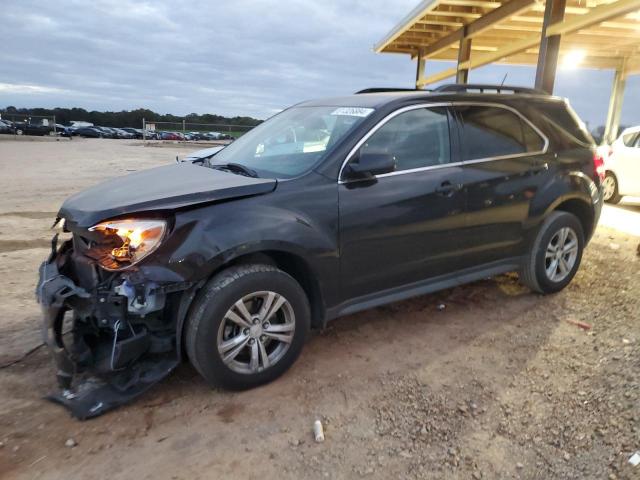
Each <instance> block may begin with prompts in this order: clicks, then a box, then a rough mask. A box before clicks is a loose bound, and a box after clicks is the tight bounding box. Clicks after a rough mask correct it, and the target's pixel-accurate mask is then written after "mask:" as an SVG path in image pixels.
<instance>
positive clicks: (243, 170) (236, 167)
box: [209, 163, 258, 178]
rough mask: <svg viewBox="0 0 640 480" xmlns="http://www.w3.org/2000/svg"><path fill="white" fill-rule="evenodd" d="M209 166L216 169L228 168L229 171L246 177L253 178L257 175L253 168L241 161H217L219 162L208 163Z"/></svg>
mask: <svg viewBox="0 0 640 480" xmlns="http://www.w3.org/2000/svg"><path fill="white" fill-rule="evenodd" d="M209 166H210V167H211V168H216V169H218V170H228V171H229V172H232V173H238V174H240V175H244V176H246V177H253V178H257V177H258V173H257V172H256V171H255V170H253V169H251V168H249V167H246V166H244V165H242V164H241V163H219V164H209Z"/></svg>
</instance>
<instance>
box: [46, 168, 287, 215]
mask: <svg viewBox="0 0 640 480" xmlns="http://www.w3.org/2000/svg"><path fill="white" fill-rule="evenodd" d="M276 184H277V181H276V180H274V179H267V178H251V177H245V176H242V175H236V174H233V173H227V172H224V171H220V170H214V169H212V168H207V167H204V166H199V165H194V164H192V163H178V164H174V165H167V166H163V167H157V168H152V169H149V170H144V171H141V172H136V173H132V174H130V175H125V176H124V177H118V178H114V179H111V180H108V181H106V182H103V183H100V184H98V185H96V186H94V187H91V188H89V189H87V190H83V191H82V192H79V193H76V194H75V195H73V196H71V197H69V198H68V199H67V200H66V201H65V202H64V203H63V204H62V207H60V212H59V213H58V216H59V217H62V218H65V219H66V220H67V221H69V222H71V223H73V224H76V225H77V226H79V227H90V226H92V225H95V224H96V223H98V222H100V221H102V220H106V219H108V218H112V217H116V216H119V215H126V214H130V213H136V212H142V211H153V210H171V209H176V208H181V207H187V206H191V205H197V204H200V203H209V202H214V201H217V200H226V199H230V198H236V197H244V196H250V195H259V194H263V193H268V192H271V191H273V190H274V189H275V187H276Z"/></svg>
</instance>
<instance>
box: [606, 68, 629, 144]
mask: <svg viewBox="0 0 640 480" xmlns="http://www.w3.org/2000/svg"><path fill="white" fill-rule="evenodd" d="M626 83H627V59H626V58H625V59H624V60H622V63H621V64H620V66H619V67H618V68H616V73H615V75H614V76H613V88H612V89H611V98H610V99H609V111H608V112H607V123H606V125H605V128H604V135H603V137H602V142H603V143H605V142H608V143H612V142H613V141H614V140H615V139H616V137H617V136H618V128H619V127H620V114H621V113H622V100H623V98H624V88H625V86H626Z"/></svg>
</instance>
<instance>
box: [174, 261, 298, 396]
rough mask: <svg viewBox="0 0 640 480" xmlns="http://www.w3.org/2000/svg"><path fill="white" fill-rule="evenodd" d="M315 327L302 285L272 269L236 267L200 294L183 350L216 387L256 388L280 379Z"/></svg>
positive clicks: (276, 269)
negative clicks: (312, 323) (312, 327)
mask: <svg viewBox="0 0 640 480" xmlns="http://www.w3.org/2000/svg"><path fill="white" fill-rule="evenodd" d="M310 324H311V313H310V307H309V300H308V298H307V295H306V293H305V291H304V290H303V289H302V287H301V286H300V284H299V283H298V282H297V281H296V280H295V279H294V278H293V277H291V276H290V275H289V274H287V273H286V272H283V271H282V270H279V269H278V268H276V267H275V266H273V265H266V264H249V265H236V266H232V267H229V268H227V269H226V270H223V271H222V272H220V273H218V274H217V275H216V276H214V277H213V278H212V279H211V280H209V282H207V284H205V286H204V287H202V289H201V290H200V292H199V293H198V296H197V297H196V300H195V301H194V304H193V306H192V308H191V312H190V313H189V318H188V319H187V322H186V325H185V335H184V345H185V347H186V349H187V354H188V356H189V360H191V363H192V365H193V366H194V367H195V369H196V370H197V371H198V372H199V373H200V374H201V375H202V376H203V377H204V378H205V380H207V382H208V383H209V384H211V385H212V386H222V387H226V388H231V389H234V390H241V389H246V388H251V387H256V386H258V385H262V384H264V383H267V382H270V381H271V380H274V379H275V378H277V377H279V376H280V375H282V374H283V373H284V372H285V371H286V370H287V369H288V368H289V367H290V366H291V365H292V364H293V362H294V361H295V360H296V358H298V356H299V355H300V352H301V350H302V347H303V345H304V342H305V339H306V337H307V334H308V332H309V327H310Z"/></svg>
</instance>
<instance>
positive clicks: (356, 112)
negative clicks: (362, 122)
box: [331, 107, 373, 117]
mask: <svg viewBox="0 0 640 480" xmlns="http://www.w3.org/2000/svg"><path fill="white" fill-rule="evenodd" d="M372 112H373V108H364V107H340V108H336V109H335V110H334V111H333V112H331V115H346V116H348V117H367V116H369V115H371V113H372Z"/></svg>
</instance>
